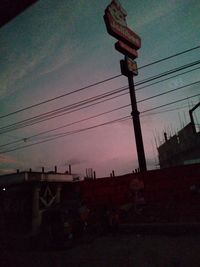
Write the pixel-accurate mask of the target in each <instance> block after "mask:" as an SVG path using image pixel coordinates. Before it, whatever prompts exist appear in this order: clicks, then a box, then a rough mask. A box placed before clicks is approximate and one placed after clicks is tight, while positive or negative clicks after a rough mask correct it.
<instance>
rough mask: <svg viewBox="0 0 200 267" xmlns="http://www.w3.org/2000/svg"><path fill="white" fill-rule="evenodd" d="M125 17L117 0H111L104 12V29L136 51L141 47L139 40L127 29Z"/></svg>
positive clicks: (124, 12)
mask: <svg viewBox="0 0 200 267" xmlns="http://www.w3.org/2000/svg"><path fill="white" fill-rule="evenodd" d="M126 16H127V14H126V11H125V10H124V9H123V8H122V6H121V5H120V3H119V2H118V1H117V0H112V2H111V4H110V5H108V7H107V8H106V10H105V15H104V20H105V24H106V28H107V31H108V33H109V34H110V35H112V36H114V37H115V38H117V39H118V40H120V41H122V42H124V43H126V44H127V45H129V46H130V47H132V48H134V49H136V50H137V49H139V48H140V47H141V38H140V37H139V36H138V35H137V34H136V33H135V32H133V31H132V30H131V29H129V28H128V26H127V23H126Z"/></svg>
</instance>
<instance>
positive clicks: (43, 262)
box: [0, 229, 200, 267]
mask: <svg viewBox="0 0 200 267" xmlns="http://www.w3.org/2000/svg"><path fill="white" fill-rule="evenodd" d="M38 247H39V244H38ZM38 247H37V245H36V247H35V248H31V249H30V248H29V249H27V250H26V249H25V248H23V249H22V248H21V249H20V248H18V249H13V248H12V249H10V250H9V249H2V250H1V255H0V266H1V267H4V266H5V267H10V266H15V267H24V266H27V267H35V266H36V267H40V266H41V267H62V266H63V267H64V266H65V267H67V266H69V267H74V266H80V267H81V266H89V267H90V266H91V267H97V266H98V267H106V266H109V267H110V266H112V267H118V266H119V267H122V266H124V267H128V266H131V267H157V266H158V267H174V266H179V267H199V266H200V234H199V233H195V231H193V232H192V233H182V234H180V233H179V234H175V233H173V234H169V233H168V234H167V233H165V234H158V233H157V234H151V233H148V234H147V233H146V234H144V233H143V234H142V233H141V234H136V233H134V232H133V231H130V229H129V230H128V231H126V232H124V231H123V232H118V233H115V234H114V233H109V234H106V235H104V236H99V237H94V236H89V235H85V236H82V237H81V238H80V239H79V240H72V241H69V242H68V243H67V244H66V246H65V247H62V248H53V247H52V248H49V249H46V250H44V249H42V250H41V249H38Z"/></svg>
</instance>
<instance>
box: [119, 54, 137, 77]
mask: <svg viewBox="0 0 200 267" xmlns="http://www.w3.org/2000/svg"><path fill="white" fill-rule="evenodd" d="M120 66H121V73H122V74H123V75H125V76H127V77H129V76H130V75H134V76H137V75H138V69H137V63H136V62H135V61H134V60H132V59H131V58H129V57H125V60H121V61H120Z"/></svg>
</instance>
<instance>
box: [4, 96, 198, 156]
mask: <svg viewBox="0 0 200 267" xmlns="http://www.w3.org/2000/svg"><path fill="white" fill-rule="evenodd" d="M197 96H200V94H196V95H192V96H190V97H185V98H182V99H178V100H176V101H173V102H170V103H166V104H163V105H159V106H157V107H154V108H151V109H147V110H144V111H142V112H141V114H144V113H147V112H149V111H152V110H156V109H159V108H162V107H166V106H169V105H172V104H175V103H178V102H182V101H185V100H188V99H190V98H194V97H197ZM130 118H131V116H130V115H129V116H125V117H121V118H119V119H115V120H112V121H108V122H105V123H101V124H97V125H94V126H91V127H87V128H82V129H79V130H74V131H69V132H65V133H60V134H57V135H56V136H54V137H51V138H48V139H46V140H43V141H40V142H36V143H33V144H29V145H25V146H21V147H15V148H11V149H8V150H4V151H0V153H2V154H3V153H8V152H12V151H16V150H19V149H24V148H27V147H31V146H35V145H38V144H42V143H45V142H49V141H53V140H55V139H58V138H61V137H65V136H67V135H72V134H76V133H80V132H84V131H87V130H91V129H95V128H98V127H101V126H105V125H109V124H112V123H116V122H119V121H123V120H127V119H130Z"/></svg>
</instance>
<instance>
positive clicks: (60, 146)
mask: <svg viewBox="0 0 200 267" xmlns="http://www.w3.org/2000/svg"><path fill="white" fill-rule="evenodd" d="M109 3H110V2H109V1H107V0H101V1H98V0H95V1H91V0H76V1H75V0H68V1H64V0H60V1H53V0H43V1H38V2H37V3H36V4H34V5H33V6H31V7H30V8H28V9H27V10H26V11H25V12H23V13H21V14H20V15H19V16H17V17H16V18H15V19H13V20H12V21H10V22H9V23H8V24H6V25H4V26H3V27H2V28H0V116H1V117H2V116H4V115H7V114H10V113H12V112H15V111H16V110H19V109H23V108H26V107H28V106H31V105H34V104H37V103H40V102H42V101H46V100H47V99H51V98H54V97H57V96H59V95H63V94H67V93H69V92H71V91H74V90H77V89H79V88H82V87H85V86H88V85H91V84H93V83H96V82H99V81H103V80H105V79H107V78H110V77H114V76H116V75H119V74H120V65H119V61H120V60H121V59H123V55H122V54H120V53H119V52H117V51H116V50H115V49H114V44H115V42H116V39H115V38H113V37H111V36H110V35H109V34H108V33H107V31H106V27H105V23H104V20H103V15H104V10H105V8H106V6H107V5H108V4H109ZM121 4H122V6H123V7H124V9H125V10H126V11H127V14H128V15H127V23H128V26H129V27H130V28H131V29H132V30H134V31H135V32H136V33H137V34H138V35H139V36H140V37H141V39H142V47H141V49H140V50H139V51H138V53H139V57H138V59H137V64H138V67H139V68H140V67H142V66H144V65H146V64H148V63H151V62H154V61H156V60H159V59H161V58H165V57H168V56H170V55H173V54H176V53H179V52H182V51H184V50H187V49H191V48H193V47H196V46H198V45H200V33H199V25H200V16H199V11H200V1H198V0H191V1H188V0H169V1H165V0H151V1H150V0H145V1H144V0H142V1H139V0H136V1H131V0H121ZM197 60H200V49H195V50H192V51H190V52H188V53H185V54H183V55H180V56H177V57H174V58H172V59H169V60H166V61H163V62H161V63H158V64H155V65H152V66H149V67H146V68H141V70H139V75H138V76H137V77H135V82H136V84H137V83H138V82H140V81H144V80H145V79H147V78H149V77H152V76H155V75H158V74H160V73H163V72H166V71H168V70H171V69H174V68H178V67H181V66H183V65H186V64H189V63H193V62H195V61H197ZM198 67H200V66H199V65H198V64H196V65H194V66H193V67H190V68H187V69H185V70H182V71H180V72H176V73H174V74H171V75H169V76H165V77H163V78H162V79H164V78H169V77H170V76H173V75H176V74H180V73H183V72H185V73H184V74H183V75H179V76H176V77H174V78H172V79H168V80H166V81H164V82H160V83H157V84H154V85H151V86H149V87H146V88H143V89H141V90H138V91H136V95H137V100H138V109H139V111H140V112H141V126H142V132H143V139H144V147H145V153H146V158H147V166H148V169H152V168H156V167H157V164H158V160H157V151H156V144H155V143H157V145H159V144H161V143H162V142H163V132H164V131H166V132H167V133H168V135H173V134H175V133H177V131H178V130H180V129H181V127H183V126H184V125H186V124H187V123H189V116H188V110H189V109H190V108H191V107H193V106H194V105H196V104H197V103H198V102H199V100H200V95H199V96H196V97H193V98H191V96H193V95H196V94H198V93H199V94H200V91H199V88H200V83H196V84H193V85H191V86H188V87H184V88H182V89H179V90H176V91H174V92H171V93H169V94H165V95H162V96H160V97H156V98H153V99H151V100H146V101H141V100H144V99H146V98H148V97H151V96H153V95H156V94H159V93H162V92H166V91H168V90H172V89H175V88H178V87H183V86H185V85H187V84H190V83H194V82H198V81H200V75H199V74H200V69H198ZM192 69H195V70H193V71H192ZM157 81H159V79H157V80H154V81H153V82H157ZM148 84H149V83H146V84H144V85H148ZM127 85H128V82H127V78H126V77H124V76H119V77H118V78H115V79H112V80H110V81H109V82H105V83H101V84H99V85H98V86H94V87H90V88H88V89H86V90H82V91H81V92H78V93H74V94H70V95H68V96H65V97H62V98H59V99H57V100H54V101H51V102H48V103H46V104H43V105H39V106H37V107H34V108H31V109H27V110H25V111H23V112H18V113H16V114H14V115H10V116H6V117H4V118H0V173H7V172H12V171H13V170H16V169H20V170H27V169H29V168H32V170H35V171H41V167H42V166H44V167H45V169H46V170H53V167H54V166H55V165H57V166H58V171H65V170H66V169H67V166H68V164H71V165H72V171H73V172H75V173H81V174H82V175H84V174H85V169H86V168H93V169H94V170H96V172H97V177H102V176H109V174H110V172H111V171H112V170H115V173H116V174H117V175H119V174H125V173H129V172H131V171H132V170H134V169H135V168H137V167H138V163H137V154H136V148H135V139H134V131H133V125H132V120H131V119H127V120H124V121H120V122H116V123H113V124H109V125H105V126H101V127H98V128H94V129H90V130H88V131H82V132H78V133H75V132H73V131H75V130H79V129H84V128H88V127H91V126H94V125H97V124H103V123H106V122H108V121H112V120H116V119H119V118H122V117H125V116H128V115H130V113H131V107H130V106H128V107H126V108H123V109H119V110H116V111H114V112H112V113H107V114H104V115H102V116H98V117H95V118H93V119H90V120H84V121H82V122H80V123H76V124H72V125H70V126H67V127H63V128H61V129H59V130H57V131H52V132H49V133H45V134H43V135H38V136H35V137H32V138H30V137H31V136H33V135H36V134H38V133H41V132H43V131H48V130H51V129H54V128H57V127H61V126H64V125H68V124H70V123H74V122H76V121H79V120H83V119H85V118H88V117H91V116H95V115H97V114H100V113H103V112H106V111H110V110H112V109H115V108H118V107H121V106H124V105H128V104H130V97H129V94H125V95H123V96H121V97H117V98H114V99H112V100H110V101H106V102H103V103H101V104H97V105H93V106H91V107H88V108H84V109H81V110H79V111H75V112H73V113H68V114H65V115H63V116H59V117H56V118H54V119H51V120H47V121H43V122H40V123H37V124H34V125H32V126H29V127H24V128H21V129H18V130H13V131H7V132H5V133H2V132H1V131H2V129H1V128H2V127H6V126H8V125H11V124H13V123H16V122H19V121H21V120H25V119H28V118H31V117H33V116H37V115H40V114H42V113H45V112H48V111H51V110H54V109H59V108H62V107H64V106H67V105H71V104H73V103H76V102H79V101H82V100H85V99H88V98H90V97H94V96H97V95H100V94H103V93H108V92H111V91H112V90H114V89H118V88H120V87H126V86H127ZM144 85H141V86H136V89H139V88H140V87H142V86H144ZM125 92H128V90H127V91H125ZM113 96H114V95H113ZM182 98H188V99H186V100H185V101H181V102H178V103H176V104H173V105H169V106H165V107H163V108H160V109H155V110H153V111H149V112H145V113H143V111H145V110H149V109H152V108H154V107H157V106H160V105H164V104H167V103H170V102H172V101H176V100H180V99H182ZM140 101H141V102H140ZM195 122H196V124H200V112H199V109H197V110H196V112H195ZM197 129H198V125H197ZM70 131H72V134H70V135H67V136H65V137H62V138H58V139H55V140H52V141H49V142H44V143H41V144H38V145H34V146H28V145H31V144H34V143H37V142H43V141H44V140H46V138H49V139H51V138H54V137H56V136H55V135H56V134H60V133H66V132H70ZM155 139H156V142H155ZM15 141H16V142H17V143H14V142H15ZM18 141H19V142H18ZM8 143H12V144H10V145H6V146H3V145H5V144H8ZM22 146H28V147H27V148H24V149H17V150H15V151H10V152H6V151H9V150H13V149H15V148H18V147H22Z"/></svg>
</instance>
